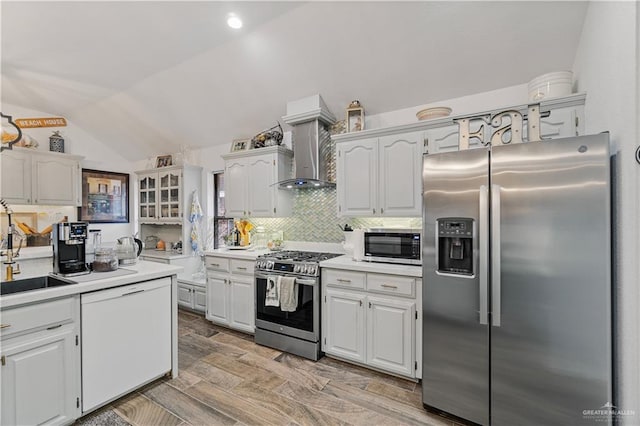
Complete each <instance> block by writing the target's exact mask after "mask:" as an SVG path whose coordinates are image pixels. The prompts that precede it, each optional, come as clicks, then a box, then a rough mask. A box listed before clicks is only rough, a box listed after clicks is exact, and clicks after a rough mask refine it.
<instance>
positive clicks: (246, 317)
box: [229, 275, 256, 333]
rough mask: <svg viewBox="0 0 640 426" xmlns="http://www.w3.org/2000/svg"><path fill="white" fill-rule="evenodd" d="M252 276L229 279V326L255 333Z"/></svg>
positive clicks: (233, 276) (234, 276)
mask: <svg viewBox="0 0 640 426" xmlns="http://www.w3.org/2000/svg"><path fill="white" fill-rule="evenodd" d="M254 286H255V284H254V278H253V276H248V277H239V276H236V275H232V276H231V278H230V279H229V292H230V294H229V326H230V327H231V328H235V329H237V330H244V331H248V332H251V333H253V332H254V331H255V322H256V319H255V312H254V310H255V308H254V306H255V302H254V298H255V295H254Z"/></svg>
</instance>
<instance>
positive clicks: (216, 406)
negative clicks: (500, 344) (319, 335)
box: [76, 310, 457, 426]
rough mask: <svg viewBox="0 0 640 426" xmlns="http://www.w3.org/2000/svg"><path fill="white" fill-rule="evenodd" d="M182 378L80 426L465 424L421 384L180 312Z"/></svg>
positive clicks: (161, 382)
mask: <svg viewBox="0 0 640 426" xmlns="http://www.w3.org/2000/svg"><path fill="white" fill-rule="evenodd" d="M178 334H179V339H178V359H179V376H178V377H177V378H176V379H169V378H164V379H160V380H157V381H155V382H153V383H151V384H149V385H147V386H145V387H144V388H142V389H139V390H138V391H136V392H133V393H132V394H130V395H128V396H126V397H124V398H121V399H119V400H117V401H115V402H113V403H111V404H109V405H108V406H106V407H104V408H103V409H101V410H99V411H97V412H95V413H92V414H90V415H88V416H86V417H83V418H82V419H79V420H78V422H77V423H76V424H78V425H114V426H119V425H127V424H131V425H233V424H244V425H267V424H273V425H433V426H440V425H447V426H451V425H457V423H455V422H453V421H452V420H450V419H447V418H444V417H439V416H436V415H434V414H431V413H427V412H426V411H425V410H424V409H423V407H422V398H421V392H422V390H421V388H420V385H419V384H416V383H414V382H411V381H408V380H403V379H399V378H396V377H393V376H388V375H386V374H382V373H378V372H375V371H372V370H369V369H366V368H361V367H358V366H355V365H352V364H348V363H344V362H341V361H337V360H334V359H331V358H328V357H324V358H322V359H321V360H320V361H318V362H313V361H309V360H307V359H304V358H300V357H298V356H295V355H291V354H288V353H283V352H281V351H278V350H274V349H270V348H267V347H264V346H260V345H256V344H255V343H254V342H253V336H251V335H246V334H243V333H239V332H236V331H233V330H229V329H226V328H223V327H218V326H216V325H213V324H212V323H210V322H209V321H207V320H205V319H204V317H202V316H198V315H196V314H194V313H191V312H187V311H183V310H179V314H178Z"/></svg>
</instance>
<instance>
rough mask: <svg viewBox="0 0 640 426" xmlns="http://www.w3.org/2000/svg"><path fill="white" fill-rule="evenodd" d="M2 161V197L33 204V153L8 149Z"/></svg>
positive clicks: (18, 202)
mask: <svg viewBox="0 0 640 426" xmlns="http://www.w3.org/2000/svg"><path fill="white" fill-rule="evenodd" d="M1 161H2V164H1V165H2V167H1V168H0V169H1V173H2V177H1V179H2V188H1V191H2V192H1V193H0V198H3V199H4V200H5V201H6V202H8V203H13V204H31V154H28V153H24V152H19V151H13V150H6V151H3V152H2V156H1Z"/></svg>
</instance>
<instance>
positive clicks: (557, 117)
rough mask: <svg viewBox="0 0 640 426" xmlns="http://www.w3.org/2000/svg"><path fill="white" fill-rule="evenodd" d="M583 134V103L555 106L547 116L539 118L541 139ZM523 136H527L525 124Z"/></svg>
mask: <svg viewBox="0 0 640 426" xmlns="http://www.w3.org/2000/svg"><path fill="white" fill-rule="evenodd" d="M580 135H584V105H578V106H572V107H566V108H556V109H552V110H551V111H549V116H547V117H542V118H540V136H541V137H542V138H543V139H557V138H570V137H572V136H580ZM523 137H524V138H525V140H526V139H527V138H528V128H527V126H526V125H525V126H524V129H523Z"/></svg>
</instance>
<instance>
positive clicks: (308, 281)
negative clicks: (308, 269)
mask: <svg viewBox="0 0 640 426" xmlns="http://www.w3.org/2000/svg"><path fill="white" fill-rule="evenodd" d="M273 276H279V277H295V278H296V283H297V284H301V285H316V284H317V280H314V279H304V278H299V277H296V276H295V275H283V274H273ZM255 277H256V278H264V279H266V278H267V277H269V274H255Z"/></svg>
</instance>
